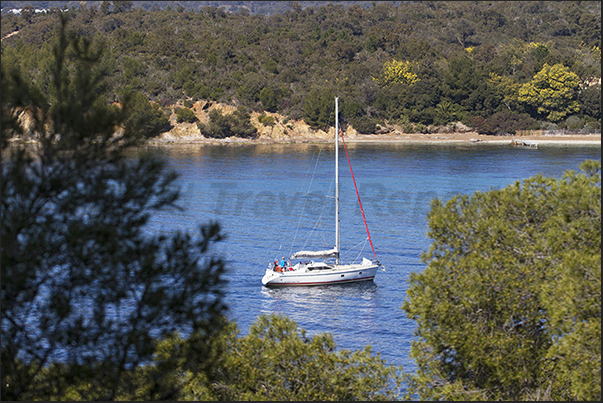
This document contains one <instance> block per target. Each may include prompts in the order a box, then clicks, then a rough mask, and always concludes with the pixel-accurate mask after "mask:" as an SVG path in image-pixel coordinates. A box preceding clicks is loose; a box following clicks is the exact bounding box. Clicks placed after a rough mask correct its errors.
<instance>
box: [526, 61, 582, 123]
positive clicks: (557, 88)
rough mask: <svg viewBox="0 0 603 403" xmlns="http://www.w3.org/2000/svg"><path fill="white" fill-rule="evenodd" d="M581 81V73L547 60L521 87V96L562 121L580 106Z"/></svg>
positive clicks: (548, 116)
mask: <svg viewBox="0 0 603 403" xmlns="http://www.w3.org/2000/svg"><path fill="white" fill-rule="evenodd" d="M579 84H580V79H579V78H578V76H577V75H576V74H575V73H574V72H572V71H571V70H570V69H568V68H567V67H565V66H564V65H562V64H555V65H553V66H550V65H548V64H546V63H545V65H544V67H543V68H542V70H540V71H539V72H538V73H536V75H535V76H534V78H533V79H532V80H531V81H530V82H528V83H525V84H524V85H522V86H521V87H520V88H519V91H518V100H519V101H520V102H523V103H525V104H526V105H528V106H530V107H531V108H533V109H534V110H535V111H536V113H537V114H538V116H541V117H543V118H546V119H547V120H549V121H551V122H559V121H561V120H563V119H565V118H566V117H567V116H569V115H571V114H573V113H575V112H578V110H579V109H580V104H579V103H578V100H577V90H578V86H579Z"/></svg>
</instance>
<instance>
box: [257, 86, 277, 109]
mask: <svg viewBox="0 0 603 403" xmlns="http://www.w3.org/2000/svg"><path fill="white" fill-rule="evenodd" d="M260 102H261V103H262V106H264V109H265V110H267V111H268V112H276V106H277V103H276V95H275V94H274V90H272V88H270V87H264V88H262V90H261V91H260Z"/></svg>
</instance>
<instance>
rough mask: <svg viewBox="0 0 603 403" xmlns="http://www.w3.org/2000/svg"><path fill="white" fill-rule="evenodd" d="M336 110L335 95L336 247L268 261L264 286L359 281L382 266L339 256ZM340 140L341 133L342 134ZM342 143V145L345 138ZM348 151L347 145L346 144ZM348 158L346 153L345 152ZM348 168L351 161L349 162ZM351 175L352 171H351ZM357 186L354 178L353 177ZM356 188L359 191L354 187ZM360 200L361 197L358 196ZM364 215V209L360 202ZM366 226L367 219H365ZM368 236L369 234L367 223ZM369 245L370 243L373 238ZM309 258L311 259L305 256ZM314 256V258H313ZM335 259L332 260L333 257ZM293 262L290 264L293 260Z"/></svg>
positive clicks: (263, 279) (368, 278) (371, 278)
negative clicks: (345, 262)
mask: <svg viewBox="0 0 603 403" xmlns="http://www.w3.org/2000/svg"><path fill="white" fill-rule="evenodd" d="M338 134H339V110H338V98H335V247H334V248H332V249H328V250H320V251H299V252H295V253H293V254H292V255H291V256H290V257H289V259H288V260H286V261H284V264H278V262H276V261H275V262H274V263H269V264H268V268H267V269H266V273H265V274H264V276H263V277H262V284H263V285H264V286H267V287H282V286H312V285H326V284H341V283H352V282H359V281H372V280H373V279H374V278H375V275H376V274H377V270H378V269H379V267H381V263H379V260H377V255H376V254H375V249H374V248H373V254H374V257H375V259H373V260H370V259H367V258H362V261H361V262H360V263H349V264H343V263H341V262H340V260H339V252H340V221H339V136H338ZM342 140H343V136H342ZM343 141H344V143H343V144H344V146H345V140H343ZM346 154H347V148H346ZM348 161H349V156H348ZM350 170H351V164H350ZM352 178H353V172H352ZM354 186H355V187H356V181H355V180H354ZM356 192H358V190H357V188H356ZM358 201H359V202H360V197H358ZM360 210H361V211H362V215H363V218H364V210H363V209H362V204H360ZM364 223H365V226H366V219H365V220H364ZM366 229H367V235H368V239H369V241H370V234H369V232H368V226H366ZM370 242H371V247H372V246H373V244H372V241H370ZM307 259H310V260H307ZM315 259H316V260H315ZM333 259H334V261H333ZM295 261H297V262H296V263H294V264H292V262H295Z"/></svg>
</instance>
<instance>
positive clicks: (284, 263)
mask: <svg viewBox="0 0 603 403" xmlns="http://www.w3.org/2000/svg"><path fill="white" fill-rule="evenodd" d="M286 265H287V261H286V260H285V257H284V256H283V258H282V259H281V264H280V266H281V268H282V269H283V270H285V266H286Z"/></svg>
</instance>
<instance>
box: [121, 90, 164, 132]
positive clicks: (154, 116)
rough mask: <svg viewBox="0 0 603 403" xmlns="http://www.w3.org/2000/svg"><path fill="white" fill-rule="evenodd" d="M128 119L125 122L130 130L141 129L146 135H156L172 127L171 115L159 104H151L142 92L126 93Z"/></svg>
mask: <svg viewBox="0 0 603 403" xmlns="http://www.w3.org/2000/svg"><path fill="white" fill-rule="evenodd" d="M124 99H127V102H126V106H127V108H128V119H127V120H126V121H125V124H126V125H127V126H128V127H129V128H130V130H139V131H140V132H141V133H142V135H143V136H145V137H148V138H150V137H155V136H158V135H159V134H161V133H165V132H167V131H169V130H170V129H171V128H172V125H171V124H170V119H169V116H168V115H167V114H166V113H164V112H163V111H162V110H161V109H160V108H159V105H157V104H156V103H153V104H151V103H150V102H149V100H148V99H147V97H145V96H144V95H143V94H142V93H140V92H135V93H133V94H129V95H126V96H125V97H124Z"/></svg>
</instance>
